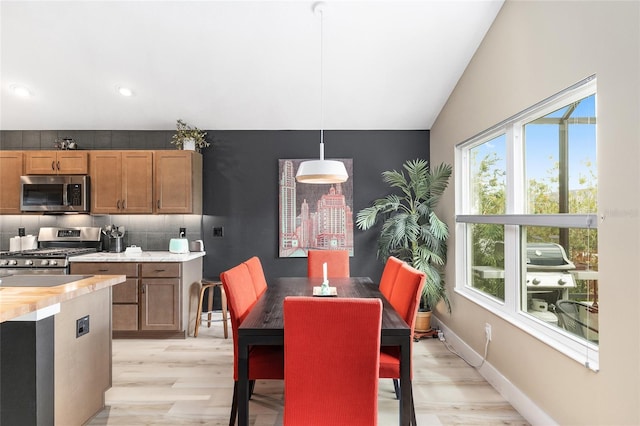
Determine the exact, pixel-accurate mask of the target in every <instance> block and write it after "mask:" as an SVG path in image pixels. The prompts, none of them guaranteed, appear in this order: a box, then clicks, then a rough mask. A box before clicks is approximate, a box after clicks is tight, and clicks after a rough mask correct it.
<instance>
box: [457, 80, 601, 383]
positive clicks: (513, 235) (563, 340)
mask: <svg viewBox="0 0 640 426" xmlns="http://www.w3.org/2000/svg"><path fill="white" fill-rule="evenodd" d="M596 88H597V87H596V78H595V76H591V77H588V78H586V79H585V80H583V81H580V82H578V83H576V84H575V85H573V86H571V87H569V88H567V89H565V90H563V91H562V92H560V93H557V94H556V95H553V96H551V97H549V98H547V99H545V100H544V101H542V102H540V103H538V104H536V105H534V106H532V107H530V108H528V109H526V110H524V111H522V112H521V113H519V114H516V115H515V116H513V117H511V118H508V119H507V120H504V121H503V122H501V123H499V124H497V125H495V126H493V127H491V128H490V129H487V130H486V131H484V132H482V133H480V134H478V135H476V136H474V137H472V138H470V139H468V140H466V141H464V142H461V143H460V144H458V145H457V146H456V151H455V174H456V175H455V178H456V179H455V182H456V201H455V202H456V206H455V209H456V219H455V220H456V223H455V227H456V232H455V247H456V249H455V259H456V283H455V290H454V291H455V292H456V293H457V294H460V295H461V296H463V297H465V298H467V299H469V300H471V301H473V302H475V303H477V304H478V305H480V306H481V307H483V308H484V309H487V310H488V311H490V312H492V313H494V314H495V315H497V316H499V317H501V318H503V319H504V320H505V321H508V322H509V323H511V324H513V325H514V326H516V327H518V328H520V329H521V330H523V331H525V332H527V333H529V334H531V335H532V336H534V337H536V338H537V339H539V340H540V341H542V342H544V343H546V344H548V345H549V346H551V347H553V348H555V349H556V350H558V351H560V352H561V353H563V354H565V355H567V356H569V357H570V358H572V359H574V360H576V361H578V362H580V363H582V364H583V365H584V366H585V367H586V368H589V369H591V370H594V371H598V368H599V347H598V345H597V344H594V343H592V342H588V341H586V340H584V339H580V338H578V337H577V336H575V335H573V334H571V333H568V332H566V331H565V330H563V329H562V328H560V327H555V326H552V325H549V324H547V323H545V322H544V321H542V320H540V319H538V318H535V317H533V316H532V315H529V314H527V313H526V312H523V311H522V309H521V304H520V299H521V297H522V296H521V294H522V292H521V280H522V276H521V275H522V273H521V270H522V268H521V260H522V255H521V249H520V244H521V237H520V234H521V227H522V226H553V227H561V228H592V229H597V219H596V216H597V215H596V214H595V213H594V214H549V215H546V214H545V215H540V214H524V212H525V210H524V209H525V208H526V206H525V203H524V199H525V197H526V189H525V185H524V183H523V179H524V177H525V176H524V165H523V159H524V155H523V151H524V146H523V145H524V144H523V143H522V135H521V132H522V129H523V126H524V124H525V123H526V122H529V121H531V120H533V119H537V118H539V117H542V116H544V115H547V114H549V113H551V112H553V111H555V110H558V109H559V108H562V107H564V106H566V105H568V104H570V103H571V102H574V101H577V100H580V99H582V98H585V97H588V96H591V95H594V94H596ZM596 96H597V95H596ZM596 105H597V102H596ZM596 116H597V114H596ZM501 134H505V135H506V157H507V158H506V168H507V170H506V181H507V188H506V200H507V201H506V202H507V205H506V206H505V210H506V214H504V215H476V214H470V212H471V210H470V207H471V202H470V197H469V196H470V191H471V188H469V182H470V180H469V177H470V176H469V172H470V159H469V155H468V154H469V150H470V149H471V148H473V147H475V146H478V145H480V144H482V143H485V142H487V141H489V140H491V139H493V138H495V137H497V136H499V135H501ZM475 223H489V224H499V225H504V227H505V229H504V239H505V241H504V246H505V271H504V273H505V275H504V280H505V281H504V283H505V284H504V285H505V288H504V301H502V300H499V299H497V298H495V297H493V296H491V295H489V294H487V293H484V292H482V291H480V290H478V289H475V288H473V287H472V286H471V282H472V281H471V264H470V263H471V256H470V251H469V250H470V249H471V248H470V246H471V245H470V244H468V241H467V239H468V238H469V235H468V234H467V229H468V225H469V224H475Z"/></svg>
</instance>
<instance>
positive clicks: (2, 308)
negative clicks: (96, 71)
mask: <svg viewBox="0 0 640 426" xmlns="http://www.w3.org/2000/svg"><path fill="white" fill-rule="evenodd" d="M125 279H126V276H124V275H93V276H89V277H88V278H83V279H79V280H78V281H72V282H70V283H67V284H62V285H58V286H53V287H2V284H0V322H4V321H8V320H10V319H13V318H17V317H19V316H22V315H26V314H29V313H31V312H35V311H37V310H39V309H43V308H47V307H49V306H51V305H55V304H56V303H61V302H65V301H67V300H71V299H74V298H76V297H79V296H82V295H85V294H88V293H92V292H94V291H97V290H101V289H103V288H107V287H111V286H113V285H116V284H119V283H122V282H124V281H125Z"/></svg>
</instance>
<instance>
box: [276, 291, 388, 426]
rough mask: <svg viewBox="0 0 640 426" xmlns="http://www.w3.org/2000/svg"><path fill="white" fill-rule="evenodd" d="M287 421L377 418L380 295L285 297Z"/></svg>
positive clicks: (327, 423) (309, 423) (324, 424)
mask: <svg viewBox="0 0 640 426" xmlns="http://www.w3.org/2000/svg"><path fill="white" fill-rule="evenodd" d="M284 323H285V327H284V351H285V355H284V359H285V367H284V376H285V381H284V383H285V389H284V394H285V402H284V424H285V425H296V426H298V425H305V426H314V425H318V426H320V425H321V426H331V425H336V426H337V425H340V426H342V425H350V426H356V425H363V426H371V425H376V424H377V416H378V367H379V360H380V328H381V323H382V302H381V300H380V299H356V298H351V299H346V298H345V299H328V298H314V297H287V298H286V299H285V301H284Z"/></svg>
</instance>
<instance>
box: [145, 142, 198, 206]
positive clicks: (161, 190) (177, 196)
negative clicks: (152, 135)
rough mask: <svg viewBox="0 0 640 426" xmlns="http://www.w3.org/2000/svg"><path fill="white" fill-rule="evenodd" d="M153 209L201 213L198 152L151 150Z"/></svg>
mask: <svg viewBox="0 0 640 426" xmlns="http://www.w3.org/2000/svg"><path fill="white" fill-rule="evenodd" d="M154 154H155V158H154V187H153V192H154V211H155V213H160V214H171V213H178V214H201V213H202V155H200V154H199V153H196V152H194V151H179V150H172V151H155V153H154Z"/></svg>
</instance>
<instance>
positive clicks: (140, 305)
mask: <svg viewBox="0 0 640 426" xmlns="http://www.w3.org/2000/svg"><path fill="white" fill-rule="evenodd" d="M71 273H72V274H78V275H126V277H127V280H126V281H125V282H124V283H121V284H118V285H116V286H114V287H112V288H113V290H112V292H113V293H112V300H113V306H112V329H113V337H114V338H119V337H125V338H126V337H132V338H144V337H157V338H167V337H185V336H186V333H185V326H183V324H182V321H181V319H182V309H181V306H182V304H181V292H182V278H183V277H182V263H179V262H95V263H94V262H72V263H71Z"/></svg>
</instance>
